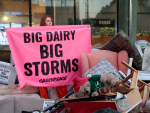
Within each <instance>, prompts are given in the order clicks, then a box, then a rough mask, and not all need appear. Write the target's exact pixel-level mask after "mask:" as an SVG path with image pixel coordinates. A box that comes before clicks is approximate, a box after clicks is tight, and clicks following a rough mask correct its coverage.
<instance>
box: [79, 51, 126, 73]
mask: <svg viewBox="0 0 150 113" xmlns="http://www.w3.org/2000/svg"><path fill="white" fill-rule="evenodd" d="M102 58H105V59H106V60H107V61H108V62H110V63H111V64H112V65H113V66H114V67H115V68H116V70H117V71H118V70H121V71H122V72H124V73H125V74H126V73H127V67H125V66H123V64H121V61H125V62H127V63H128V54H127V52H126V51H124V50H123V51H121V52H119V53H116V52H112V51H108V50H97V51H94V52H91V53H88V54H85V53H81V65H82V74H84V73H85V72H86V71H88V70H89V69H90V68H91V67H92V66H94V65H96V64H97V63H99V62H100V61H101V59H102ZM118 62H119V63H118Z"/></svg>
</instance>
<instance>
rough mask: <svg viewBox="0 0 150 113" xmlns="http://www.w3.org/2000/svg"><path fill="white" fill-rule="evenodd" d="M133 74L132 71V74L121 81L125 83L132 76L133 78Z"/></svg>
mask: <svg viewBox="0 0 150 113" xmlns="http://www.w3.org/2000/svg"><path fill="white" fill-rule="evenodd" d="M132 76H133V72H132V73H131V74H130V75H128V76H127V77H126V78H125V79H123V80H122V81H121V83H122V84H124V83H125V82H127V81H128V80H129V79H130V78H132Z"/></svg>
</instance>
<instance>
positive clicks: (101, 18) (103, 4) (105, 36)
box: [76, 0, 117, 45]
mask: <svg viewBox="0 0 150 113" xmlns="http://www.w3.org/2000/svg"><path fill="white" fill-rule="evenodd" d="M76 5H77V9H76V13H77V14H76V15H77V23H78V24H80V23H81V24H90V25H91V35H92V36H91V44H92V45H94V44H97V43H100V44H102V45H103V44H105V43H106V42H108V41H109V40H110V39H111V38H112V36H114V35H115V30H116V23H117V13H116V12H117V11H116V1H115V0H78V1H77V3H76Z"/></svg>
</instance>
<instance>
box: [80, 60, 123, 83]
mask: <svg viewBox="0 0 150 113" xmlns="http://www.w3.org/2000/svg"><path fill="white" fill-rule="evenodd" d="M88 74H90V75H95V74H100V75H103V74H110V75H113V76H114V77H116V78H117V79H118V80H121V77H120V75H119V73H118V72H117V70H116V69H115V67H114V66H113V65H112V64H111V63H110V62H108V61H107V60H105V58H102V60H101V61H100V62H99V63H98V64H96V65H95V66H93V67H91V68H90V69H89V70H88V71H87V72H85V73H84V74H83V75H82V77H83V78H87V77H88Z"/></svg>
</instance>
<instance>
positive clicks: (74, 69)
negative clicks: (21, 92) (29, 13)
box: [6, 25, 91, 89]
mask: <svg viewBox="0 0 150 113" xmlns="http://www.w3.org/2000/svg"><path fill="white" fill-rule="evenodd" d="M47 32H49V33H47ZM6 33H7V38H8V42H9V46H10V49H11V53H12V57H13V60H14V62H15V66H16V71H17V74H18V79H19V84H20V87H19V89H21V88H22V87H23V86H24V85H31V86H37V87H56V86H63V85H70V84H73V82H72V80H73V79H74V78H75V77H82V72H81V59H80V54H81V52H84V53H89V52H90V51H91V29H90V26H89V25H68V26H67V25H66V26H42V27H22V28H7V29H6ZM25 33H26V34H25ZM29 35H30V36H29ZM51 36H52V37H51ZM40 37H41V38H40ZM46 47H47V48H46ZM45 51H46V52H45ZM42 55H43V58H42ZM46 55H47V56H48V57H46ZM65 67H66V68H65ZM69 68H70V69H69ZM65 69H66V71H65ZM35 70H36V71H35Z"/></svg>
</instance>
